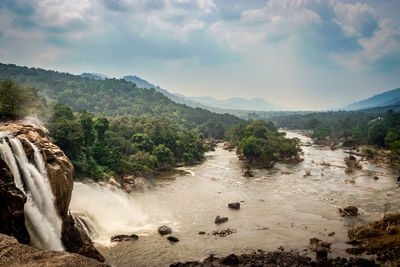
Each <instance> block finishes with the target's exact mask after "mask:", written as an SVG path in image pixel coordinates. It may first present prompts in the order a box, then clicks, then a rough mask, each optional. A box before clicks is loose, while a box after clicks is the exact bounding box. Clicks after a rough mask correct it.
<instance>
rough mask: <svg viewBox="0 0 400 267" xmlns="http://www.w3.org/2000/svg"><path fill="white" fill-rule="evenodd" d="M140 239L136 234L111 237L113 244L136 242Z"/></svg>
mask: <svg viewBox="0 0 400 267" xmlns="http://www.w3.org/2000/svg"><path fill="white" fill-rule="evenodd" d="M138 239H139V237H138V236H137V235H135V234H133V235H114V236H112V237H111V242H123V241H135V240H138Z"/></svg>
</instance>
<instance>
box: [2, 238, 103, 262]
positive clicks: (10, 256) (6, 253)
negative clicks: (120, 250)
mask: <svg viewBox="0 0 400 267" xmlns="http://www.w3.org/2000/svg"><path fill="white" fill-rule="evenodd" d="M0 266H30V267H35V266H52V267H53V266H54V267H57V266H87V267H93V266H96V267H97V266H99V267H101V266H109V265H106V264H103V263H100V262H98V261H97V260H94V259H91V258H87V257H84V256H81V255H78V254H73V253H68V252H63V251H52V250H41V249H38V248H34V247H31V246H28V245H24V244H20V243H18V241H17V240H16V239H15V238H14V237H12V236H8V235H3V234H0Z"/></svg>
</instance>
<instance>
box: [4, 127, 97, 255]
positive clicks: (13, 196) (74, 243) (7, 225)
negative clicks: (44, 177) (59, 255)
mask: <svg viewBox="0 0 400 267" xmlns="http://www.w3.org/2000/svg"><path fill="white" fill-rule="evenodd" d="M0 132H8V134H9V135H12V136H14V137H16V138H18V139H19V140H20V141H21V143H22V145H23V147H24V150H25V153H26V155H27V157H28V159H30V160H32V161H33V157H34V151H33V150H32V147H31V146H30V145H29V144H28V142H27V141H26V140H29V142H31V143H33V144H34V145H35V146H36V147H37V148H38V150H39V151H40V153H41V154H42V157H43V160H44V163H45V167H46V170H47V174H48V178H49V182H50V186H51V189H52V192H53V195H54V198H55V205H56V209H57V211H58V213H59V215H60V217H61V219H62V222H63V223H62V238H61V239H62V242H63V245H64V247H65V249H66V250H67V251H69V252H73V253H79V254H81V255H84V256H88V257H92V258H95V259H97V260H99V261H104V258H103V257H102V256H101V255H100V253H99V252H98V251H97V250H96V249H95V247H94V246H93V243H92V241H91V240H90V238H89V237H88V236H87V235H86V233H85V232H84V231H83V230H82V229H79V226H78V224H75V221H74V219H73V217H72V216H71V215H70V214H68V207H69V203H70V200H71V195H72V189H73V185H74V183H73V176H74V167H73V165H72V163H71V161H70V160H69V159H68V158H67V156H65V154H64V153H63V151H62V150H61V149H60V148H59V147H58V146H56V145H54V144H53V143H51V142H50V140H49V138H48V131H47V129H45V128H44V127H41V126H36V125H32V124H26V123H23V122H15V121H12V122H0ZM25 202H26V197H25V195H24V194H23V192H21V191H20V190H19V189H18V188H17V187H16V186H15V183H14V179H13V177H12V173H11V172H10V170H9V168H8V166H7V164H6V163H5V162H4V161H3V160H1V159H0V219H1V223H0V233H4V234H7V235H12V236H14V237H15V238H16V239H17V240H18V241H19V242H21V243H25V244H29V234H28V232H27V229H26V227H25V219H24V203H25Z"/></svg>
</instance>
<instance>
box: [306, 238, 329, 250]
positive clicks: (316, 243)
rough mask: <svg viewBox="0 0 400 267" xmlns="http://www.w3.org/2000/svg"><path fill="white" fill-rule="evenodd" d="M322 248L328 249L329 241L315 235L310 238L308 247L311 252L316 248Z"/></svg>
mask: <svg viewBox="0 0 400 267" xmlns="http://www.w3.org/2000/svg"><path fill="white" fill-rule="evenodd" d="M319 248H322V249H324V250H326V251H330V249H331V243H329V242H326V241H322V240H320V239H318V238H316V237H314V238H311V239H310V246H309V249H310V250H311V251H313V252H318V249H319Z"/></svg>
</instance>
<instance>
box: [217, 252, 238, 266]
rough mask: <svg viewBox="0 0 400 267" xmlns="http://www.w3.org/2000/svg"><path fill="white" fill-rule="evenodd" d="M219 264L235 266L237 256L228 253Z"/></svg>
mask: <svg viewBox="0 0 400 267" xmlns="http://www.w3.org/2000/svg"><path fill="white" fill-rule="evenodd" d="M220 263H221V264H223V265H227V266H235V265H238V264H239V258H238V256H236V255H235V254H230V255H228V256H226V257H225V258H222V260H221V261H220Z"/></svg>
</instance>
